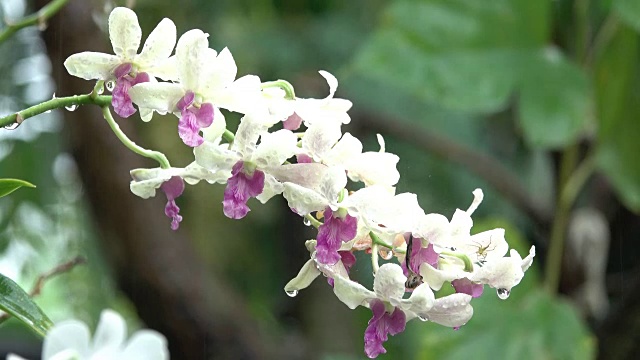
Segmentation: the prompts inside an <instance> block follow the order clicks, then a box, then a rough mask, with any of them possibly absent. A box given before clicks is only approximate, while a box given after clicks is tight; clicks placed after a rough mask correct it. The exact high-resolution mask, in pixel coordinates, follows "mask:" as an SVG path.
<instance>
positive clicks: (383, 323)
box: [364, 299, 407, 359]
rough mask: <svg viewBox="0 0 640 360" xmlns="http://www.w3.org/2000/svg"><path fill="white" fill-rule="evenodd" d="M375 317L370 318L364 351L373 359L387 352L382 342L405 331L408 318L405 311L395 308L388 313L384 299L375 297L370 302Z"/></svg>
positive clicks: (365, 335) (365, 334)
mask: <svg viewBox="0 0 640 360" xmlns="http://www.w3.org/2000/svg"><path fill="white" fill-rule="evenodd" d="M369 305H370V307H371V311H372V312H373V317H371V320H369V324H368V325H367V329H366V330H365V332H364V352H365V354H367V356H368V357H369V358H371V359H373V358H375V357H377V356H378V355H380V354H384V353H386V352H387V349H385V348H384V347H383V346H382V344H383V343H384V342H385V341H387V340H388V339H389V335H392V336H393V335H396V334H399V333H401V332H403V331H404V329H405V326H406V324H407V318H406V315H405V314H404V312H403V311H402V310H400V309H398V308H394V309H393V312H392V313H388V312H387V311H386V309H385V305H384V303H383V302H382V301H380V300H378V299H375V300H373V301H372V302H371V303H370V304H369Z"/></svg>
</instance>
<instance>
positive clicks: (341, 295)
mask: <svg viewBox="0 0 640 360" xmlns="http://www.w3.org/2000/svg"><path fill="white" fill-rule="evenodd" d="M334 281H335V285H334V292H335V294H336V296H337V297H338V299H340V301H342V302H343V303H345V304H346V305H347V306H348V307H349V308H351V309H355V308H356V307H358V306H365V307H368V308H370V309H371V310H372V311H373V317H372V319H371V320H370V321H369V326H368V327H367V330H366V331H365V353H366V354H367V355H368V356H369V357H376V356H377V355H379V354H380V353H384V352H386V350H385V349H384V347H382V344H383V343H384V341H386V340H387V335H388V334H391V335H395V334H397V333H400V332H402V331H403V330H404V328H405V324H406V322H407V321H409V320H411V319H413V318H416V317H418V318H420V319H421V320H423V321H427V320H429V321H433V322H436V323H438V324H441V325H445V326H451V327H459V326H462V325H464V324H466V323H467V321H469V319H470V318H471V317H472V316H473V308H472V307H471V305H470V304H469V302H470V301H471V296H469V295H467V294H453V295H449V296H446V297H443V298H439V299H435V298H434V295H433V292H432V291H431V289H430V288H429V286H428V285H426V284H421V285H419V286H418V287H416V288H415V289H414V290H413V293H412V294H411V296H410V297H409V298H408V299H405V298H404V293H405V282H406V281H407V277H406V276H404V274H403V271H402V268H401V267H400V266H399V265H397V264H392V263H387V264H384V265H382V266H381V267H380V269H379V270H378V272H377V273H376V275H375V279H374V283H373V291H371V290H369V289H367V288H365V287H364V286H362V285H361V284H359V283H357V282H354V281H351V280H349V279H348V278H346V277H336V278H335V279H334Z"/></svg>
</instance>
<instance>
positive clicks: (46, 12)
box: [0, 0, 69, 44]
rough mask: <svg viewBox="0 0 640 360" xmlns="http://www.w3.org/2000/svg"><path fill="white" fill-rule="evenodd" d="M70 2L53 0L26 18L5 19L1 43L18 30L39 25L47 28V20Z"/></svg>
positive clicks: (67, 0) (0, 36) (0, 38)
mask: <svg viewBox="0 0 640 360" xmlns="http://www.w3.org/2000/svg"><path fill="white" fill-rule="evenodd" d="M67 2H69V0H53V1H52V2H50V3H48V4H47V5H45V6H44V7H43V8H42V9H40V11H38V12H36V13H33V14H31V15H29V16H25V17H24V18H22V19H20V20H18V21H11V22H10V21H7V20H5V23H6V27H5V28H4V29H3V30H2V31H1V32H0V44H2V43H3V42H5V41H7V39H9V38H10V37H11V36H13V34H15V33H16V32H17V31H18V30H20V29H23V28H26V27H29V26H34V25H37V26H38V27H39V28H41V29H42V28H45V27H46V24H47V20H49V19H50V18H51V17H52V16H53V15H55V14H56V13H57V12H58V11H60V9H62V7H63V6H65V5H66V4H67Z"/></svg>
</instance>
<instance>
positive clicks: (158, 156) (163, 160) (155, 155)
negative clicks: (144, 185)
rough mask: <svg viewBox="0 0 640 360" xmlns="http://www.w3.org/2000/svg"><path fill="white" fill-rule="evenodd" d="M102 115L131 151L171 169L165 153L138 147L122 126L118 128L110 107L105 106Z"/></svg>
mask: <svg viewBox="0 0 640 360" xmlns="http://www.w3.org/2000/svg"><path fill="white" fill-rule="evenodd" d="M102 115H103V116H104V119H105V120H107V123H109V126H110V127H111V130H113V132H114V133H115V134H116V136H117V137H118V139H119V140H120V141H121V142H122V144H124V146H126V147H127V148H128V149H129V150H131V151H133V152H134V153H136V154H138V155H141V156H144V157H146V158H150V159H153V160H155V161H157V162H158V163H159V164H160V167H161V168H163V169H168V168H170V167H171V165H170V164H169V160H168V159H167V157H166V156H165V155H164V154H163V153H161V152H158V151H153V150H147V149H144V148H142V147H140V146H138V145H137V144H136V143H134V142H133V141H131V139H129V138H128V137H127V135H126V134H125V133H124V132H122V130H121V129H120V126H118V123H117V122H116V121H115V120H114V119H113V116H112V115H111V110H109V106H108V105H105V106H103V107H102Z"/></svg>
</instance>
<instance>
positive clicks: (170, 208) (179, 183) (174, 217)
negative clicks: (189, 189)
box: [160, 176, 185, 230]
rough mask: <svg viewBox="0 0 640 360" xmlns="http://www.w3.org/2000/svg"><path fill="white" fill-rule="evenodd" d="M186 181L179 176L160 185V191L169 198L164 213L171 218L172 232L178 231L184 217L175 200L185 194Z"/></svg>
mask: <svg viewBox="0 0 640 360" xmlns="http://www.w3.org/2000/svg"><path fill="white" fill-rule="evenodd" d="M184 187H185V185H184V181H183V180H182V178H181V177H179V176H172V177H171V178H170V179H169V180H167V181H165V182H164V183H162V185H160V189H161V190H162V191H164V193H165V195H166V196H167V205H166V206H165V208H164V213H165V215H167V216H168V217H170V218H171V230H178V227H179V226H180V222H181V221H182V216H180V214H179V212H180V208H179V207H178V205H177V204H176V201H175V199H176V198H178V197H179V196H180V195H182V193H183V192H184Z"/></svg>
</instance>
